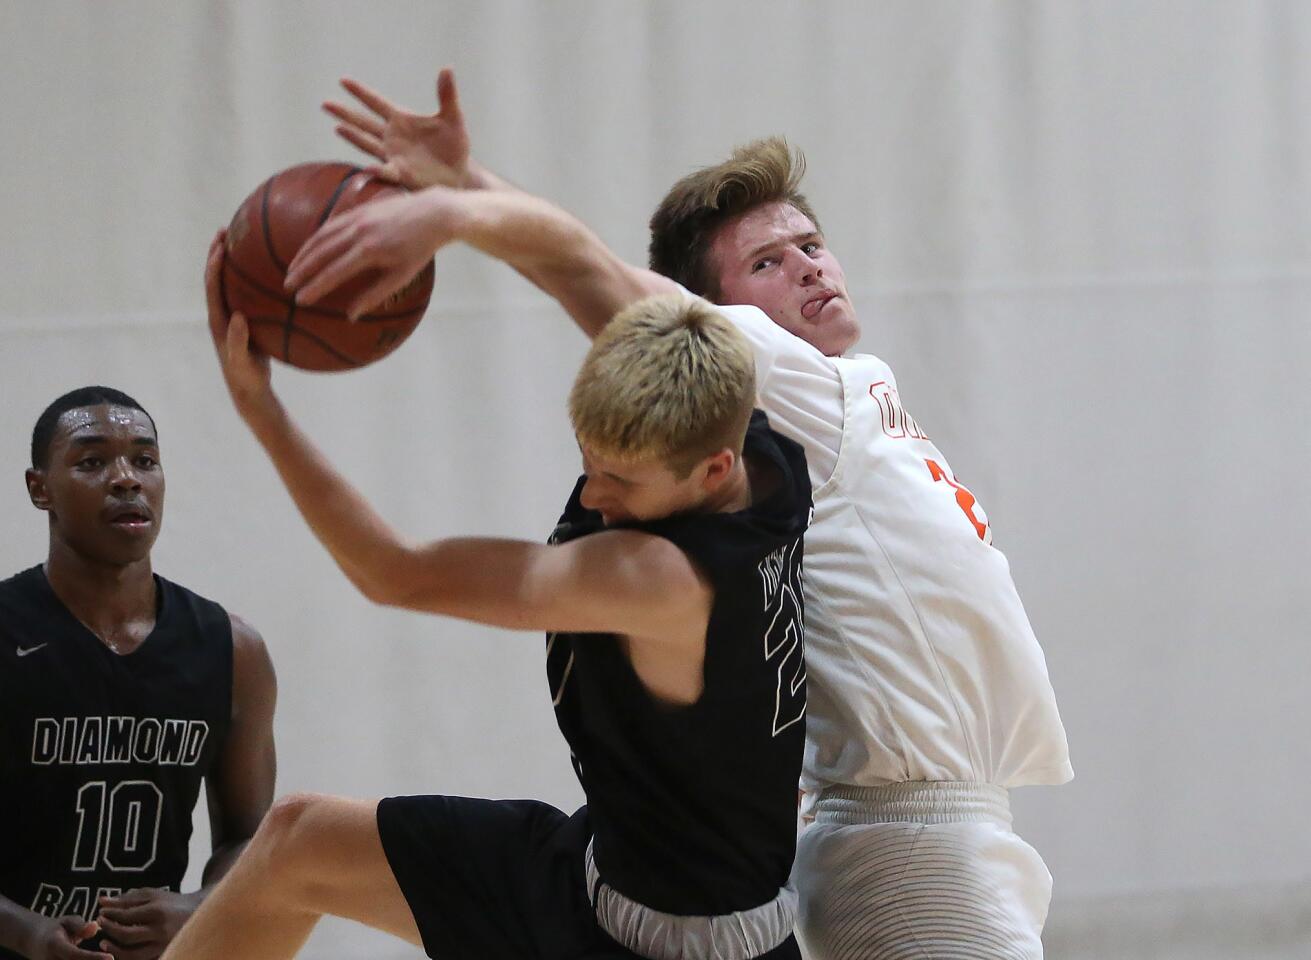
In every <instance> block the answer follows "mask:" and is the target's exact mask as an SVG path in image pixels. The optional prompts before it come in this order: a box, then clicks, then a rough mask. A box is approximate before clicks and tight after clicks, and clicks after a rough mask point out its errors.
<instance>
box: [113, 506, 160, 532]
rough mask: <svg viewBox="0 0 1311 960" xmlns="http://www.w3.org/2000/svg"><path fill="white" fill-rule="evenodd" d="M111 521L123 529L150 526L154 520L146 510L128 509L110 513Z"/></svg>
mask: <svg viewBox="0 0 1311 960" xmlns="http://www.w3.org/2000/svg"><path fill="white" fill-rule="evenodd" d="M109 522H110V524H112V525H113V526H115V527H120V528H122V529H126V530H140V529H142V528H144V527H148V526H150V524H151V523H152V522H154V521H153V520H152V518H151V516H150V514H148V513H147V512H146V511H144V510H135V509H128V510H115V511H114V512H113V513H112V514H110V517H109Z"/></svg>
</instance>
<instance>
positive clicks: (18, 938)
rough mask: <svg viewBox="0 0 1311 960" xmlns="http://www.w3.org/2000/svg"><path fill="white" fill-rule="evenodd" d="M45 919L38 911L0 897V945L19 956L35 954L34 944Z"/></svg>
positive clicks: (37, 939)
mask: <svg viewBox="0 0 1311 960" xmlns="http://www.w3.org/2000/svg"><path fill="white" fill-rule="evenodd" d="M46 922H47V920H46V918H45V917H43V916H41V914H39V913H34V912H33V911H31V910H28V909H27V908H26V907H20V906H19V905H18V904H16V903H14V901H12V900H10V899H9V898H8V897H0V947H4V948H5V949H6V950H10V951H12V952H14V953H17V954H18V955H19V956H23V957H32V956H35V955H36V945H37V942H38V941H39V939H40V936H41V933H42V930H43V929H44V926H45V924H46Z"/></svg>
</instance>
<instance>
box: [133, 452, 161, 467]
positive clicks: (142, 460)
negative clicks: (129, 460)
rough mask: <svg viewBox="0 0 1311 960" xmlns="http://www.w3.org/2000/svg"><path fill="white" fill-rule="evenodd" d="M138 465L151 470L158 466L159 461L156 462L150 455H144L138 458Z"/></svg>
mask: <svg viewBox="0 0 1311 960" xmlns="http://www.w3.org/2000/svg"><path fill="white" fill-rule="evenodd" d="M137 464H138V465H139V466H142V467H146V468H150V467H155V466H158V465H159V461H158V460H156V459H155V458H154V457H152V456H151V455H150V454H148V453H143V454H142V455H141V456H139V457H137Z"/></svg>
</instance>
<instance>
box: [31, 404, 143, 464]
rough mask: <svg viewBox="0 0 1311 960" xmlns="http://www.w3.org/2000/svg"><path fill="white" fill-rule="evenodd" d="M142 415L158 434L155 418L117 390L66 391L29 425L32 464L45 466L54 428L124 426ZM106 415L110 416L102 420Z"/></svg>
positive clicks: (68, 429)
mask: <svg viewBox="0 0 1311 960" xmlns="http://www.w3.org/2000/svg"><path fill="white" fill-rule="evenodd" d="M142 416H144V417H145V419H146V420H147V421H148V422H149V424H150V430H151V432H152V433H154V434H156V435H158V429H157V428H156V426H155V418H154V417H152V416H151V415H150V414H149V413H148V412H147V411H146V409H145V407H143V406H141V404H139V403H137V401H135V400H133V399H132V398H131V397H129V396H128V395H127V394H126V393H123V392H122V391H121V390H115V389H114V388H112V387H99V386H95V387H79V388H78V389H76V390H70V391H69V392H68V393H66V394H64V395H63V396H61V397H58V398H57V399H55V400H54V401H53V402H52V403H51V404H50V405H49V406H48V407H46V408H45V410H44V411H42V413H41V416H39V417H37V420H36V425H35V426H34V427H33V428H32V466H33V468H35V469H44V468H45V467H46V466H47V465H48V463H49V456H50V442H51V441H52V440H53V439H54V436H55V432H56V429H57V428H61V427H62V428H63V429H64V430H67V431H69V432H70V433H71V432H73V431H75V430H79V429H85V427H86V426H88V425H89V424H92V423H97V422H98V423H103V424H106V425H108V426H111V427H127V426H130V425H131V424H132V423H135V422H137V420H138V419H139V418H140V417H142ZM106 417H108V418H110V419H108V420H106V419H104V418H106ZM70 418H71V419H70Z"/></svg>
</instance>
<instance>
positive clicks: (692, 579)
mask: <svg viewBox="0 0 1311 960" xmlns="http://www.w3.org/2000/svg"><path fill="white" fill-rule="evenodd" d="M589 541H590V542H589ZM574 543H575V544H577V545H578V546H579V547H580V549H584V550H588V551H589V552H592V553H594V555H595V559H596V560H598V561H600V562H601V563H604V564H606V565H607V566H608V568H609V569H610V570H611V571H612V572H613V574H614V575H615V576H616V577H617V578H620V579H630V578H636V580H637V585H641V584H642V583H645V584H646V585H647V586H654V585H656V584H657V583H658V584H661V585H663V586H665V587H667V588H673V589H676V588H678V587H684V588H687V589H690V590H699V589H705V588H706V587H707V586H708V584H709V581H708V580H707V579H706V578H705V576H704V575H703V574H702V573H701V571H700V569H699V568H698V567H697V565H696V564H695V563H694V562H693V561H692V558H691V557H689V556H688V555H687V554H686V553H684V552H683V550H682V549H681V548H680V547H678V546H677V545H676V544H674V543H673V542H672V541H670V540H667V539H665V538H664V537H660V536H656V535H655V534H653V533H645V532H643V531H641V530H606V531H603V532H601V533H595V534H592V535H591V536H589V537H582V538H581V539H579V540H575V541H574Z"/></svg>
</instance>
